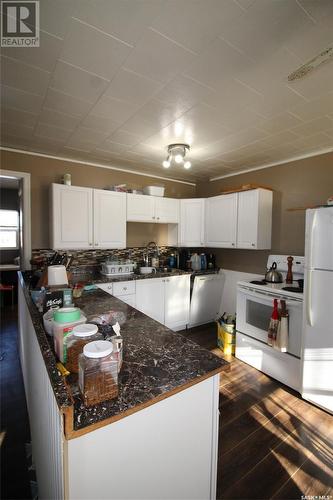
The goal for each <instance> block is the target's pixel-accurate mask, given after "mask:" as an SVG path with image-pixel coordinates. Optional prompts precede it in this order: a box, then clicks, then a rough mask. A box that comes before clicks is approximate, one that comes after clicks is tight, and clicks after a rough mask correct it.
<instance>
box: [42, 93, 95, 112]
mask: <svg viewBox="0 0 333 500" xmlns="http://www.w3.org/2000/svg"><path fill="white" fill-rule="evenodd" d="M44 107H45V108H48V109H55V110H56V111H59V112H60V113H68V114H70V115H73V116H77V117H83V115H85V114H86V113H87V112H88V111H89V109H90V108H91V103H90V102H87V101H83V100H82V99H77V98H76V97H73V96H70V95H68V94H64V93H63V92H59V91H58V90H54V89H52V88H49V90H48V91H47V94H46V97H45V101H44Z"/></svg>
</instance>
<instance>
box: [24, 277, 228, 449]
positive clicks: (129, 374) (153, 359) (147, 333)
mask: <svg viewBox="0 0 333 500" xmlns="http://www.w3.org/2000/svg"><path fill="white" fill-rule="evenodd" d="M20 279H21V284H22V285H23V291H24V295H25V299H26V301H27V305H28V309H29V311H30V314H31V318H32V322H33V325H34V328H35V331H36V335H37V339H38V342H39V346H40V349H41V352H42V355H43V358H44V361H45V365H46V369H47V372H48V374H49V378H50V381H51V385H52V388H53V391H54V394H55V397H56V401H57V404H58V406H59V409H60V410H62V411H63V412H64V415H65V433H66V437H67V439H71V438H75V437H76V436H79V435H81V434H85V433H86V432H90V431H92V430H94V429H96V428H98V427H101V426H103V425H107V424H109V423H111V422H113V421H116V420H119V419H121V418H124V417H126V416H127V415H130V414H131V413H134V412H135V411H138V410H140V409H143V408H145V407H147V406H150V405H152V404H154V403H156V402H158V401H160V400H162V399H165V398H167V397H169V396H172V395H173V394H175V393H177V392H180V391H182V390H184V389H186V388H187V387H190V386H191V385H194V384H197V383H199V382H201V381H202V380H205V379H206V378H209V377H212V376H213V375H216V374H217V373H219V372H221V371H222V370H223V369H225V368H226V367H227V366H228V363H227V362H226V361H224V360H223V359H221V358H219V357H217V356H216V355H214V354H213V353H211V352H209V351H207V350H206V349H203V348H201V347H200V346H198V345H197V344H195V343H194V342H192V341H190V340H189V339H187V338H186V337H185V336H183V335H181V334H179V333H176V332H173V331H172V330H169V329H168V328H166V327H165V326H163V325H162V324H160V323H158V322H157V321H155V320H153V319H152V318H150V317H148V316H146V315H145V314H143V313H141V312H140V311H138V310H136V309H134V308H133V307H131V306H129V305H127V304H125V303H124V302H122V301H120V300H119V299H117V298H115V297H113V296H111V295H109V294H107V293H106V292H104V291H103V290H93V291H89V292H84V294H83V295H82V297H81V298H79V299H76V300H75V304H76V306H78V307H80V308H81V310H82V311H83V313H84V314H85V316H86V317H87V320H88V321H89V320H90V321H91V320H93V319H94V318H96V317H98V316H100V315H101V314H103V313H104V314H105V313H108V312H110V311H112V312H113V313H114V314H116V316H117V319H118V320H119V323H120V325H121V335H122V337H123V339H124V354H123V365H122V369H121V371H120V373H119V380H118V383H119V395H118V397H117V399H113V400H107V401H104V402H102V403H99V404H97V405H94V406H90V407H87V406H85V405H84V403H83V400H82V398H81V396H80V394H79V391H78V386H77V376H76V375H71V376H69V377H67V379H66V380H65V379H64V378H63V377H61V376H60V375H59V372H58V370H57V368H56V358H55V356H54V353H53V350H52V348H51V345H52V338H50V337H49V336H48V335H46V333H45V331H44V328H43V324H42V318H41V315H40V313H39V312H38V311H37V309H36V308H35V306H34V304H33V302H32V300H31V297H30V293H29V291H28V289H27V287H26V286H25V283H24V280H23V277H22V275H21V273H20Z"/></svg>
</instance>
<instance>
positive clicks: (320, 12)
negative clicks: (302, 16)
mask: <svg viewBox="0 0 333 500" xmlns="http://www.w3.org/2000/svg"><path fill="white" fill-rule="evenodd" d="M298 1H299V3H300V4H301V5H302V7H303V9H305V10H306V11H307V12H308V14H309V15H310V16H311V17H312V18H313V19H315V21H317V22H319V21H321V20H322V19H327V18H328V17H331V19H332V16H333V3H332V1H331V0H320V1H319V2H318V0H298Z"/></svg>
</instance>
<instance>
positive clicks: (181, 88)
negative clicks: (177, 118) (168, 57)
mask: <svg viewBox="0 0 333 500" xmlns="http://www.w3.org/2000/svg"><path fill="white" fill-rule="evenodd" d="M155 97H156V99H158V100H159V101H162V102H166V103H168V104H180V105H181V106H183V105H186V106H187V105H189V106H191V105H194V104H197V103H199V102H201V101H205V100H206V99H208V98H209V97H211V98H212V100H213V99H214V98H215V99H216V92H215V91H214V90H213V89H211V88H209V87H207V86H205V85H202V84H200V83H198V82H195V81H194V80H192V79H190V78H188V77H186V76H184V75H177V76H176V77H175V78H173V79H172V80H171V82H169V83H167V84H166V85H165V86H164V87H163V88H162V89H161V90H160V91H159V92H158V93H157V94H156V95H155Z"/></svg>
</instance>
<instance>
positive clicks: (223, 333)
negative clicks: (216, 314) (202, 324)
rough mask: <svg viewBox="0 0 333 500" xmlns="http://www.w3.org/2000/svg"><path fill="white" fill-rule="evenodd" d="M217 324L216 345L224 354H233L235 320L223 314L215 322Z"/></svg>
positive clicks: (232, 316) (233, 317) (229, 315)
mask: <svg viewBox="0 0 333 500" xmlns="http://www.w3.org/2000/svg"><path fill="white" fill-rule="evenodd" d="M216 324H217V345H218V347H219V348H220V349H221V350H222V351H223V353H224V354H235V344H236V320H235V316H234V315H231V314H226V313H224V314H223V316H222V317H221V318H220V319H219V320H217V321H216Z"/></svg>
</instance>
